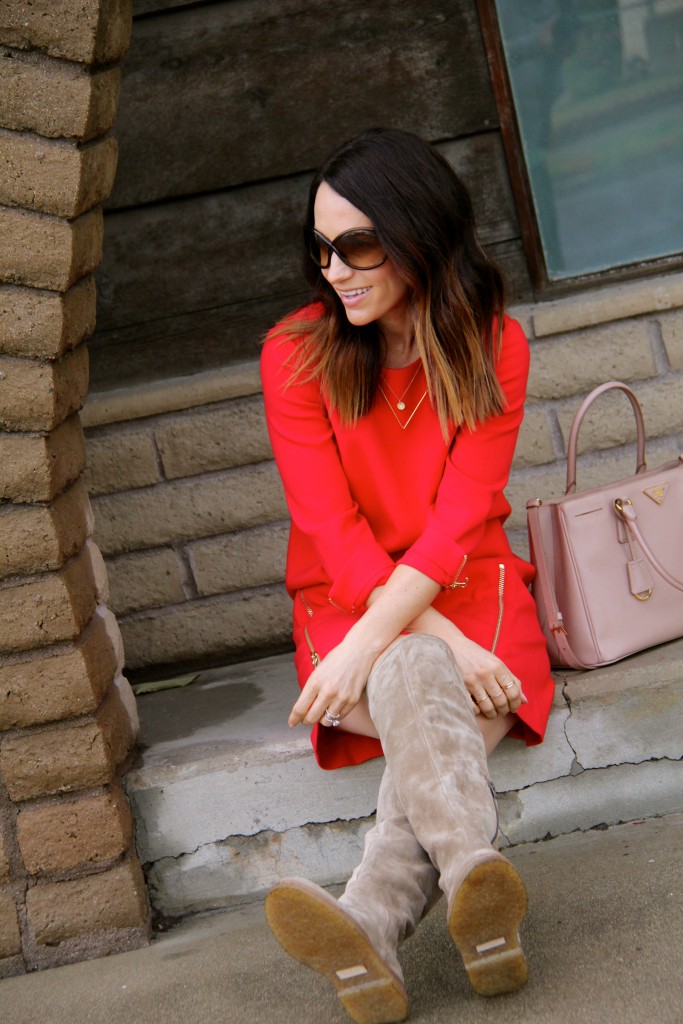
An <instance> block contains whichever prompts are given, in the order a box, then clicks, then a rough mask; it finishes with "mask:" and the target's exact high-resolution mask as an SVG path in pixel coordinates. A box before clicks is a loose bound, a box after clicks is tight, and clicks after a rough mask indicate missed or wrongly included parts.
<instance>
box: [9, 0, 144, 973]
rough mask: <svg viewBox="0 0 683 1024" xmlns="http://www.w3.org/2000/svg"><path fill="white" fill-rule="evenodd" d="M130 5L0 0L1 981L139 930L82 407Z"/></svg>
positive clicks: (121, 695)
mask: <svg viewBox="0 0 683 1024" xmlns="http://www.w3.org/2000/svg"><path fill="white" fill-rule="evenodd" d="M130 25H131V10H130V0H60V2H59V3H56V2H55V0H12V2H11V3H7V2H5V0H0V204H1V205H0V502H1V504H0V977H2V976H3V975H7V974H14V973H21V972H22V971H25V970H33V969H35V968H38V967H47V966H53V965H55V964H60V963H65V962H68V961H72V960H78V959H86V958H88V957H92V956H100V955H103V954H105V953H110V952H114V951H118V950H121V949H128V948H131V947H134V946H139V945H142V944H144V943H145V942H146V941H147V939H148V934H149V912H148V904H147V896H146V890H145V884H144V879H143V876H142V871H141V868H140V865H139V862H138V860H137V858H136V856H135V851H134V848H133V843H132V835H133V825H132V819H131V814H130V810H129V808H128V804H127V802H126V799H125V797H124V795H123V792H122V790H121V788H120V785H119V781H118V780H119V775H120V772H121V770H122V767H123V765H124V764H125V762H126V760H127V759H128V757H129V756H130V753H131V751H132V748H133V745H134V742H135V736H136V733H137V717H136V712H135V702H134V700H133V697H132V694H131V691H130V687H129V685H128V683H127V681H126V680H125V679H124V677H123V675H122V670H123V646H122V643H121V636H120V633H119V630H118V626H117V624H116V620H115V618H114V616H113V615H112V613H111V612H110V611H108V609H107V607H106V601H107V583H106V573H105V571H104V565H103V562H102V558H101V555H100V552H99V550H98V549H97V547H96V546H95V545H94V544H93V542H92V540H91V539H90V536H91V533H92V526H93V523H92V512H91V509H90V503H89V501H88V496H87V493H86V490H85V486H84V484H83V482H82V480H81V473H82V470H83V467H84V461H85V453H84V441H83V432H82V429H81V424H80V420H79V415H78V411H79V409H80V408H81V407H82V405H83V402H84V400H85V397H86V393H87V386H88V353H87V349H86V345H85V342H86V340H87V338H88V337H89V336H90V335H91V334H92V332H93V329H94V326H95V283H94V279H93V271H94V270H95V268H96V267H97V265H98V263H99V261H100V258H101V252H102V210H101V203H102V202H103V201H104V200H105V199H106V198H107V196H108V195H109V193H110V191H111V187H112V184H113V180H114V173H115V169H116V142H115V140H114V139H113V138H112V137H111V136H110V135H109V134H107V133H108V131H109V129H110V127H111V125H112V122H113V120H114V115H115V113H116V106H117V102H118V89H119V69H118V67H117V62H118V61H119V60H120V59H121V57H122V56H123V54H124V52H125V50H126V47H127V45H128V40H129V37H130Z"/></svg>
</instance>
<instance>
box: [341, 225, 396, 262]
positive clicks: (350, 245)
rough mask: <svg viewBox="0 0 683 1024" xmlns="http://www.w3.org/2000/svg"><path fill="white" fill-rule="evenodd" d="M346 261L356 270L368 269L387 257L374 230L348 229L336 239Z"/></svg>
mask: <svg viewBox="0 0 683 1024" xmlns="http://www.w3.org/2000/svg"><path fill="white" fill-rule="evenodd" d="M335 245H336V247H337V249H338V250H339V253H340V254H341V256H342V258H343V259H344V262H345V263H347V264H348V265H349V266H350V267H354V268H355V269H356V270H368V269H369V268H370V267H376V266H378V265H379V264H380V263H383V262H384V260H385V259H386V258H387V257H386V253H385V251H384V249H383V248H382V245H381V243H380V241H379V239H378V238H377V235H376V234H375V232H374V231H346V232H344V234H343V235H340V236H339V238H337V239H336V240H335Z"/></svg>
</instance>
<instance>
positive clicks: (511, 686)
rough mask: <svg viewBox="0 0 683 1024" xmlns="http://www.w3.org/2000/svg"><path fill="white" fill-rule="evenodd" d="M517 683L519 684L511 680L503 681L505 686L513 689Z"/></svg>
mask: <svg viewBox="0 0 683 1024" xmlns="http://www.w3.org/2000/svg"><path fill="white" fill-rule="evenodd" d="M516 685H517V684H516V683H513V682H512V681H510V682H509V683H503V686H504V687H505V689H506V690H512V688H513V687H515V686H516Z"/></svg>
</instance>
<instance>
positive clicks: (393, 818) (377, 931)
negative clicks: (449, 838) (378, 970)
mask: <svg viewBox="0 0 683 1024" xmlns="http://www.w3.org/2000/svg"><path fill="white" fill-rule="evenodd" d="M440 895H441V890H440V889H439V874H438V872H437V870H436V868H435V867H434V865H433V864H432V862H431V860H430V859H429V857H428V856H427V854H426V853H425V851H424V850H423V849H422V847H421V846H420V844H419V843H418V841H417V839H416V838H415V833H414V832H413V830H412V828H411V825H410V822H409V821H408V819H407V817H406V814H405V811H404V810H403V807H402V805H401V802H400V800H399V799H398V795H397V793H396V789H395V786H394V782H393V779H392V777H391V771H390V769H389V768H388V767H387V768H386V769H385V771H384V775H383V777H382V783H381V785H380V788H379V795H378V797H377V820H376V823H375V825H374V826H373V828H371V829H370V831H369V832H368V833H367V834H366V836H365V847H364V850H363V859H362V860H361V862H360V864H359V865H358V867H357V868H356V869H355V871H354V872H353V874H352V875H351V878H350V879H349V881H348V882H347V885H346V889H345V890H344V894H343V895H342V896H341V897H340V898H339V903H340V906H342V907H343V908H344V910H346V911H347V912H348V913H349V914H351V916H352V917H353V918H354V919H355V920H356V921H357V922H358V923H359V924H360V925H361V926H362V927H363V928H364V929H365V931H366V932H367V933H368V935H370V936H372V938H373V940H374V942H375V944H376V946H377V948H378V949H380V950H381V952H382V955H383V956H384V958H385V959H386V961H387V963H388V964H389V965H390V967H391V968H392V970H393V971H394V973H395V974H397V975H398V976H399V977H400V978H401V979H403V972H402V971H401V966H400V964H399V962H398V957H397V956H396V952H397V950H398V947H399V946H400V945H401V943H402V942H403V941H404V940H405V939H407V938H408V937H409V936H410V935H412V934H413V932H414V931H415V929H416V928H417V926H418V924H419V923H420V921H421V920H422V918H423V917H424V915H425V914H426V913H427V912H428V911H429V910H430V909H431V907H432V906H433V905H434V903H435V902H436V900H437V899H438V898H439V897H440Z"/></svg>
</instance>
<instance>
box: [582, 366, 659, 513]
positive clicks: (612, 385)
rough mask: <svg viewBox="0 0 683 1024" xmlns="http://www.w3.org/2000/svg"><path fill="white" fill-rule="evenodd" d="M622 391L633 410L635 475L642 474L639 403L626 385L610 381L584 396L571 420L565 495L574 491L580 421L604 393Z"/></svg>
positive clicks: (641, 411) (642, 431) (642, 446)
mask: <svg viewBox="0 0 683 1024" xmlns="http://www.w3.org/2000/svg"><path fill="white" fill-rule="evenodd" d="M615 390H616V391H623V392H624V394H625V395H626V396H627V398H628V400H629V401H630V403H631V407H632V408H633V414H634V416H635V418H636V434H637V459H636V473H642V472H644V470H645V468H646V467H645V423H644V421H643V410H642V409H641V408H640V402H639V401H638V399H637V398H636V396H635V395H634V393H633V392H632V391H631V389H630V388H629V387H627V386H626V384H622V383H621V381H618V380H611V381H608V383H607V384H601V385H600V387H598V388H594V389H593V391H591V393H590V394H589V395H586V397H585V398H584V400H583V402H582V403H581V405H580V406H579V408H578V409H577V411H576V415H575V416H574V419H573V420H572V425H571V430H570V431H569V441H568V443H567V490H566V493H567V494H573V493H574V491H575V490H576V451H577V446H578V442H579V427H580V426H581V421H582V419H583V418H584V416H585V415H586V413H587V412H588V409H589V407H590V406H591V405H592V404H593V402H594V401H595V399H596V398H598V397H599V396H600V395H602V394H604V393H605V391H615Z"/></svg>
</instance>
